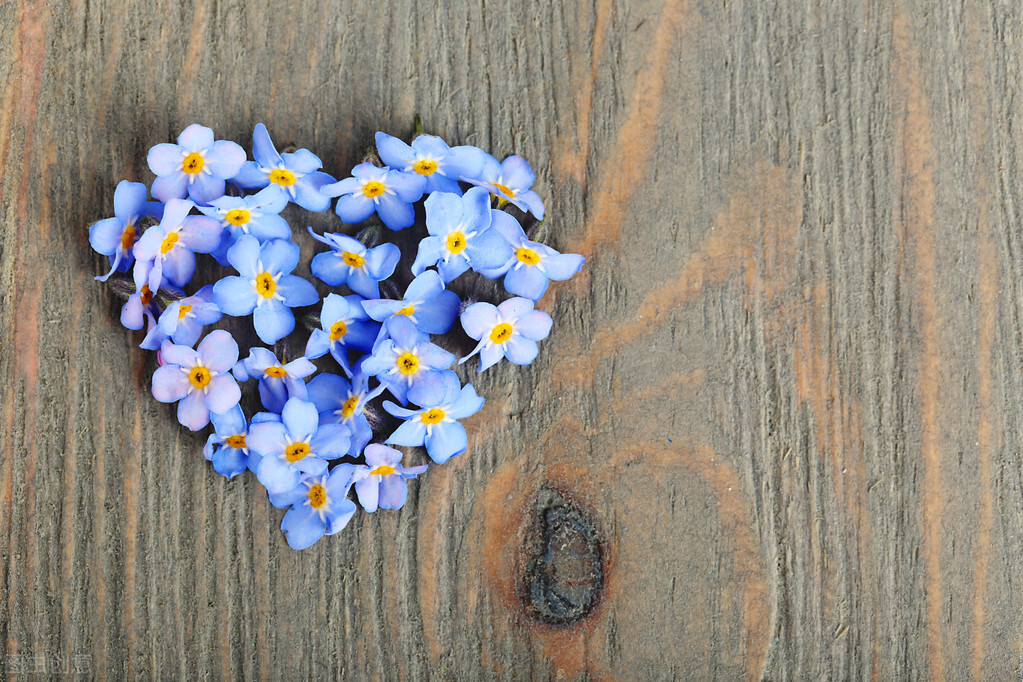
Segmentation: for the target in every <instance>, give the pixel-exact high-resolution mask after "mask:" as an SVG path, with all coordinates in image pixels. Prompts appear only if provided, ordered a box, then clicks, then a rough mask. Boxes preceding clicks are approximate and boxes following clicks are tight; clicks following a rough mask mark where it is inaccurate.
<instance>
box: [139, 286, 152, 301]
mask: <svg viewBox="0 0 1023 682" xmlns="http://www.w3.org/2000/svg"><path fill="white" fill-rule="evenodd" d="M139 292H140V293H141V294H142V295H141V296H139V299H140V300H141V301H142V305H149V304H150V302H151V301H152V300H153V292H152V291H150V289H149V285H148V284H143V285H142V288H141V289H139Z"/></svg>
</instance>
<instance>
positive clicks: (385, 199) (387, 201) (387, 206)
mask: <svg viewBox="0 0 1023 682" xmlns="http://www.w3.org/2000/svg"><path fill="white" fill-rule="evenodd" d="M338 205H340V200H339V203H338ZM376 210H377V215H379V216H380V220H381V221H382V222H383V223H384V225H386V226H387V227H388V228H389V229H392V230H404V229H405V228H406V227H411V226H412V225H413V224H414V223H415V222H416V211H415V209H414V208H412V204H410V203H406V202H404V201H402V200H401V198H400V197H396V196H392V195H390V194H385V195H383V196H382V197H380V202H379V203H378V204H377V205H376ZM339 215H340V214H339ZM345 222H351V221H345Z"/></svg>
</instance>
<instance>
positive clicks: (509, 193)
mask: <svg viewBox="0 0 1023 682" xmlns="http://www.w3.org/2000/svg"><path fill="white" fill-rule="evenodd" d="M494 187H496V188H497V189H499V190H501V191H502V192H504V193H505V195H506V196H507V197H508V198H509V199H512V198H514V197H515V192H513V191H512V190H511V188H509V187H505V186H504V185H501V184H499V183H496V182H495V183H494ZM499 198H500V197H499Z"/></svg>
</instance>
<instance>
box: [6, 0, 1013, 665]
mask: <svg viewBox="0 0 1023 682" xmlns="http://www.w3.org/2000/svg"><path fill="white" fill-rule="evenodd" d="M1021 29H1023V15H1021V13H1020V10H1019V8H1018V7H1016V6H1013V5H1011V4H1000V3H990V4H985V3H981V2H974V1H973V0H970V1H969V2H966V3H962V4H949V5H947V6H940V5H935V4H933V3H926V2H917V1H915V0H902V1H900V2H897V3H895V4H894V6H892V5H891V4H888V3H880V4H877V3H869V4H863V3H842V2H835V1H831V0H815V1H812V2H802V3H800V2H793V1H786V2H779V3H758V2H752V1H739V2H727V3H715V2H704V1H698V0H665V1H664V2H631V3H611V2H608V1H607V0H598V1H597V2H596V3H553V4H552V3H542V2H527V3H520V4H497V5H495V4H494V3H461V4H453V3H448V4H444V5H436V6H428V5H426V4H424V3H413V2H398V3H392V4H391V5H389V6H382V5H359V4H354V5H352V4H349V5H345V6H343V7H342V6H338V5H335V4H334V3H330V2H306V3H295V4H294V6H291V7H289V8H288V9H287V10H286V11H282V10H281V9H278V8H276V7H273V6H263V5H261V4H259V3H241V2H224V1H222V0H199V1H197V2H194V3H178V2H171V1H170V0H160V1H157V2H155V3H152V2H150V3H141V2H136V1H135V0H92V1H90V2H75V1H71V0H65V1H57V0H54V1H53V2H41V1H40V2H33V1H32V0H21V1H20V2H9V3H5V4H3V5H2V6H0V34H2V35H3V36H4V38H5V40H3V41H2V42H0V84H2V85H0V168H2V169H3V180H2V188H0V326H2V332H0V334H2V336H0V372H2V373H3V376H4V377H6V382H5V385H4V387H3V389H2V391H0V406H2V409H0V420H2V423H3V426H2V429H3V431H2V440H0V443H2V456H0V547H2V548H3V549H2V550H0V597H2V600H0V640H2V641H3V642H4V647H5V651H6V654H5V655H6V658H5V659H4V663H5V665H6V670H7V671H8V672H9V673H10V672H12V671H14V670H15V669H16V668H17V669H21V668H20V667H21V666H40V665H45V666H50V668H49V669H50V670H51V672H52V671H54V670H56V669H58V668H59V669H61V670H72V669H73V668H74V667H75V666H87V667H88V668H89V669H90V670H92V671H93V672H95V673H107V674H109V675H110V676H111V677H121V676H142V677H150V676H155V675H161V676H182V677H184V676H189V677H191V676H194V675H202V676H204V677H214V676H216V677H229V676H237V675H244V676H246V677H262V678H268V677H272V678H282V677H283V678H289V679H290V678H293V677H299V676H304V677H313V676H318V677H319V676H334V677H352V678H364V677H368V676H374V677H381V678H395V677H397V678H409V679H418V678H422V677H429V676H432V677H439V678H452V677H467V678H470V679H476V678H483V677H493V676H499V677H510V678H518V679H523V678H532V677H537V678H549V677H562V676H566V677H590V678H597V679H623V678H624V679H650V678H654V679H662V678H698V679H708V678H724V679H734V678H741V677H749V678H758V677H763V678H769V679H785V678H788V679H819V678H862V677H867V676H869V677H877V678H883V679H903V678H920V677H925V676H926V677H931V678H936V679H937V678H941V677H948V678H954V679H963V678H968V677H973V678H995V679H1005V678H1011V677H1016V676H1018V675H1019V671H1020V669H1021V667H1023V639H1021V637H1020V633H1021V632H1023V622H1021V619H1023V615H1021V614H1023V608H1021V607H1023V604H1021V599H1023V598H1021V597H1020V596H1019V594H1018V592H1019V591H1018V590H1017V589H1015V588H1016V586H1017V585H1018V584H1019V583H1020V581H1021V579H1023V561H1021V558H1023V512H1021V510H1023V463H1021V460H1020V453H1021V451H1023V415H1021V410H1020V408H1019V405H1020V404H1021V399H1023V373H1021V371H1020V368H1021V364H1023V334H1021V331H1020V330H1021V329H1023V319H1021V318H1023V272H1021V271H1023V265H1021V262H1023V261H1021V260H1020V257H1021V253H1023V245H1021V243H1020V234H1021V233H1020V230H1019V223H1020V216H1019V214H1018V207H1019V206H1021V205H1023V196H1021V192H1023V184H1021V182H1020V180H1019V178H1020V170H1021V165H1023V144H1021V142H1023V140H1021V135H1023V132H1021V130H1023V128H1021V126H1019V125H1017V123H1018V114H1017V108H1018V102H1019V100H1020V89H1021V84H1023V63H1021V60H1020V55H1019V44H1020V43H1019V40H1020V36H1021ZM416 113H420V114H422V115H423V117H424V119H425V121H426V123H427V125H428V127H429V128H430V129H432V130H433V131H435V132H437V133H438V134H442V135H444V136H445V137H447V138H448V139H450V140H452V141H457V142H460V143H472V144H478V145H480V146H483V147H485V148H487V149H489V150H491V151H493V152H494V153H495V154H498V155H503V154H510V153H519V154H522V155H523V156H525V157H527V158H528V159H530V160H531V161H533V162H534V167H535V168H537V170H538V185H539V187H540V190H541V191H542V192H543V193H544V194H545V195H546V196H547V197H548V198H549V201H548V210H549V212H550V216H551V217H550V219H549V220H548V221H547V224H546V227H545V233H544V235H543V236H544V239H545V240H546V241H548V242H549V243H551V244H552V245H553V246H555V247H557V248H560V249H563V250H569V251H576V252H580V253H584V254H585V255H586V256H587V257H588V259H589V260H588V264H587V266H586V268H585V270H584V271H583V273H581V274H580V276H579V277H578V278H577V279H576V280H574V281H572V282H569V283H566V284H563V285H559V286H556V287H554V288H552V291H551V293H550V294H549V297H548V298H545V299H544V307H546V309H548V310H549V311H550V312H551V313H552V315H553V316H554V317H555V320H556V321H557V323H556V326H555V330H554V332H553V334H552V336H551V338H550V339H549V340H548V341H547V342H546V343H545V345H544V346H543V347H542V349H541V355H540V357H539V359H538V360H537V362H536V363H535V364H534V365H532V366H530V367H527V368H515V367H508V366H506V367H502V368H501V369H500V370H491V371H490V372H487V373H486V374H484V375H482V376H481V377H480V378H479V380H478V382H477V386H478V388H479V389H480V392H481V394H484V395H486V396H487V397H488V405H487V408H486V409H485V410H484V412H483V413H481V414H480V415H477V416H476V417H475V418H473V420H472V421H471V424H470V432H471V434H472V444H471V450H470V453H469V454H467V455H466V456H463V457H459V458H456V459H455V460H453V461H452V462H450V463H449V464H448V465H446V466H444V467H434V468H431V471H430V472H429V473H428V474H427V475H426V476H424V477H423V478H422V479H421V480H420V481H418V482H417V485H415V486H413V488H412V493H411V495H410V498H409V502H408V504H407V505H406V507H405V508H404V509H403V510H402V511H400V512H397V513H389V514H388V513H378V514H374V515H361V516H359V517H357V519H358V520H357V521H356V522H355V523H353V524H352V526H351V527H349V528H348V529H346V531H345V532H344V533H343V534H342V535H340V536H337V537H334V538H330V539H329V540H328V541H324V542H321V543H319V544H317V545H316V546H315V547H314V548H312V549H310V550H307V551H304V552H301V553H296V552H293V551H291V550H289V549H288V548H287V546H286V545H285V544H284V542H283V537H282V536H281V534H280V532H279V530H278V525H279V522H280V513H279V512H278V511H277V510H274V509H272V508H271V507H270V505H269V504H268V503H267V501H266V500H265V498H264V496H263V495H262V494H261V493H260V491H259V489H258V486H257V485H255V482H254V481H251V480H250V481H246V480H244V479H237V480H235V481H233V482H228V481H224V480H223V479H221V478H220V477H218V476H216V475H215V474H214V473H213V472H212V471H211V470H210V469H209V467H208V465H207V464H206V463H205V462H204V461H203V460H202V458H201V456H200V455H199V450H200V448H201V442H202V441H201V438H200V437H198V436H193V435H190V434H188V433H184V432H182V430H181V429H180V428H179V427H177V426H176V424H175V423H174V420H173V416H172V411H171V410H170V409H168V408H166V407H165V406H162V405H159V404H157V403H155V402H154V401H153V400H152V399H151V398H150V397H149V395H148V386H149V378H150V375H151V372H152V369H153V367H152V360H151V359H150V358H148V357H146V355H145V354H144V353H143V352H141V351H139V350H138V349H137V348H135V346H136V344H137V343H138V340H139V339H138V337H137V335H135V334H129V333H125V331H124V330H122V329H121V328H120V327H119V326H118V324H117V314H116V313H117V304H116V302H114V301H113V300H112V299H111V297H110V296H108V294H107V292H106V291H104V290H103V289H102V287H100V286H99V285H97V284H95V283H94V282H93V281H92V276H93V275H94V274H95V273H96V272H97V271H98V269H99V268H100V266H101V265H100V258H98V257H97V256H95V255H94V254H93V253H92V252H91V251H90V249H89V245H88V240H87V231H86V229H85V226H86V225H88V224H89V223H91V222H92V221H94V220H96V219H98V218H100V217H104V216H105V215H107V213H109V207H110V205H111V202H112V196H113V188H114V185H115V184H116V182H117V181H118V180H120V179H121V178H124V177H126V178H129V179H133V180H145V181H148V180H149V176H148V171H147V170H146V167H145V162H144V158H145V150H146V149H147V148H148V147H149V146H150V145H152V144H154V143H155V142H158V141H163V140H166V139H169V138H170V137H172V136H173V135H175V134H176V133H177V132H178V131H179V130H180V129H181V128H182V127H183V126H184V125H185V124H187V123H189V122H192V121H200V122H203V123H205V124H207V125H211V126H213V127H214V128H215V129H216V130H217V132H218V134H220V135H223V136H224V137H228V138H233V139H238V140H239V141H242V142H246V143H247V141H248V138H247V136H248V135H249V133H250V131H251V129H252V126H253V125H254V124H255V123H256V122H258V121H264V122H266V123H267V125H268V126H269V127H270V129H271V131H272V132H273V134H274V136H275V138H277V139H278V140H281V141H283V140H293V141H295V142H298V143H300V144H301V145H303V146H307V147H309V148H311V149H313V150H316V151H317V152H318V153H320V154H321V155H322V156H323V158H324V159H325V161H326V162H327V166H328V169H330V170H332V171H335V172H341V169H343V168H347V167H349V166H351V165H352V164H353V163H354V162H356V161H357V160H358V159H359V158H360V156H361V154H362V152H363V150H364V149H365V147H366V146H367V145H368V144H369V143H370V141H371V139H372V133H373V132H374V131H375V130H377V129H382V130H385V131H389V132H391V133H394V134H402V135H407V134H408V133H410V132H411V121H412V119H413V116H414V114H416ZM246 146H248V145H247V144H246ZM296 215H297V214H296ZM317 220H319V221H321V222H319V223H317V224H318V225H336V224H337V223H336V221H333V220H332V219H331V218H330V216H325V217H322V218H318V219H317ZM39 657H42V659H41V661H40V660H39ZM54 666H56V668H54Z"/></svg>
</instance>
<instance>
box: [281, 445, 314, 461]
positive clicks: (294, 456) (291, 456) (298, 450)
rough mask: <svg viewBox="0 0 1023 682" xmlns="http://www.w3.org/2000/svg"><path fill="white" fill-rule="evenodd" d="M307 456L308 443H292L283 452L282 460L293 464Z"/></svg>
mask: <svg viewBox="0 0 1023 682" xmlns="http://www.w3.org/2000/svg"><path fill="white" fill-rule="evenodd" d="M308 454H309V444H308V443H292V444H291V445H289V446H288V447H287V448H286V449H285V450H284V458H285V459H286V460H288V461H289V462H291V463H292V464H294V463H295V462H297V461H299V460H302V459H305V457H306V455H308Z"/></svg>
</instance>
